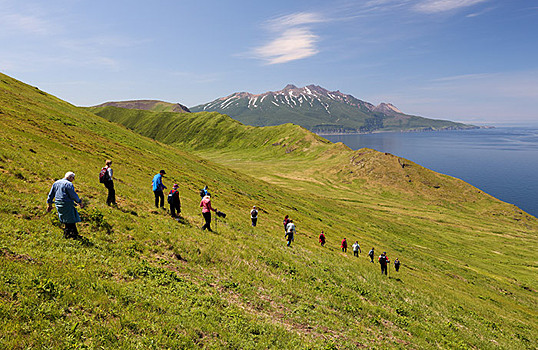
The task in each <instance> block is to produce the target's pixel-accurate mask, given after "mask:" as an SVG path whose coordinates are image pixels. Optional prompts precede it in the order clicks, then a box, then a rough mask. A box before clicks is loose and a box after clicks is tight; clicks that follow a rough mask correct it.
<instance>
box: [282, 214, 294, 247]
mask: <svg viewBox="0 0 538 350" xmlns="http://www.w3.org/2000/svg"><path fill="white" fill-rule="evenodd" d="M286 217H287V215H286ZM294 236H295V224H294V223H293V220H290V221H289V222H288V225H287V226H286V234H285V235H284V237H287V241H288V244H287V245H288V247H289V246H290V245H291V242H293V241H294Z"/></svg>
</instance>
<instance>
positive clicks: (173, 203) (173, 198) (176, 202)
mask: <svg viewBox="0 0 538 350" xmlns="http://www.w3.org/2000/svg"><path fill="white" fill-rule="evenodd" d="M178 188H179V185H178V184H174V186H173V187H172V189H171V190H170V192H169V193H168V204H170V215H172V217H173V218H177V217H179V214H181V200H180V199H179V191H178ZM176 213H177V214H176Z"/></svg>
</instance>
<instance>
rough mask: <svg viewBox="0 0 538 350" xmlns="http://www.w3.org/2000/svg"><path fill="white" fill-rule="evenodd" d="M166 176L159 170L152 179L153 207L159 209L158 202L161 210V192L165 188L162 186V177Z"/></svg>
mask: <svg viewBox="0 0 538 350" xmlns="http://www.w3.org/2000/svg"><path fill="white" fill-rule="evenodd" d="M165 174H166V171H164V170H161V171H159V173H158V174H157V175H155V176H154V177H153V193H154V194H155V207H156V208H157V209H158V208H159V200H160V204H161V208H162V209H164V193H163V190H164V189H165V188H166V186H165V185H164V184H163V176H164V175H165Z"/></svg>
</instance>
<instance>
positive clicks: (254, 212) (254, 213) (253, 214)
mask: <svg viewBox="0 0 538 350" xmlns="http://www.w3.org/2000/svg"><path fill="white" fill-rule="evenodd" d="M250 220H251V221H252V226H254V227H256V223H257V222H258V209H256V206H253V207H252V210H251V211H250Z"/></svg>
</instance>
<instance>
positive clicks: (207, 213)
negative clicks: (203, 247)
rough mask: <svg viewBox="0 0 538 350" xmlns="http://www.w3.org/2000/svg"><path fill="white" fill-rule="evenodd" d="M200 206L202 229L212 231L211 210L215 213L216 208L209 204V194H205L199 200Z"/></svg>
mask: <svg viewBox="0 0 538 350" xmlns="http://www.w3.org/2000/svg"><path fill="white" fill-rule="evenodd" d="M200 207H202V215H203V216H204V220H205V224H204V226H202V230H205V229H207V230H208V231H209V232H213V230H212V229H211V210H213V211H214V212H215V213H216V212H217V209H215V208H213V207H212V206H211V196H210V195H206V196H205V197H204V198H202V201H201V202H200Z"/></svg>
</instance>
